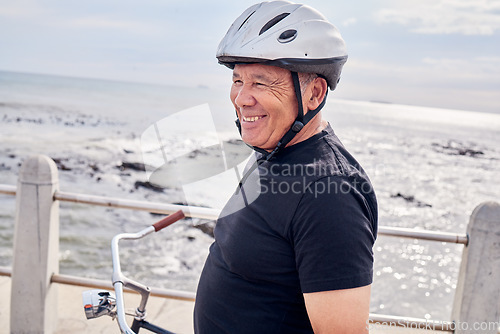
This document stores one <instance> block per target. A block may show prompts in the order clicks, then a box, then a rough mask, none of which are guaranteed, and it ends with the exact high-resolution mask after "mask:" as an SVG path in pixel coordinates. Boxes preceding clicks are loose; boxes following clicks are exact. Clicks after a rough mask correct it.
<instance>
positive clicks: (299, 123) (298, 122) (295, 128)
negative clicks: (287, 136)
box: [292, 121, 304, 133]
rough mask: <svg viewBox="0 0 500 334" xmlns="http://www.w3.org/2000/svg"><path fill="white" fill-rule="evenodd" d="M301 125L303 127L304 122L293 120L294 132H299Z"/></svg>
mask: <svg viewBox="0 0 500 334" xmlns="http://www.w3.org/2000/svg"><path fill="white" fill-rule="evenodd" d="M303 127H304V123H302V122H300V121H295V122H294V123H293V125H292V131H293V132H295V133H297V132H300V130H302V128H303Z"/></svg>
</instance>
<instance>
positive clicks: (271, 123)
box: [230, 64, 298, 150]
mask: <svg viewBox="0 0 500 334" xmlns="http://www.w3.org/2000/svg"><path fill="white" fill-rule="evenodd" d="M230 96H231V102H233V105H234V107H235V108H236V113H237V114H238V118H239V120H240V122H241V137H242V139H243V141H244V142H245V143H247V144H249V145H252V146H256V147H260V148H262V149H265V150H273V149H274V148H275V147H276V145H277V144H278V141H279V140H280V139H281V138H282V137H283V135H284V134H285V133H286V131H287V130H288V129H289V128H290V126H291V124H292V123H293V121H294V120H295V118H296V117H297V113H298V110H297V99H296V97H295V91H294V88H293V82H292V75H291V73H290V71H288V70H285V69H282V68H279V67H274V66H267V65H260V64H248V65H236V66H235V67H234V70H233V85H232V87H231V95H230Z"/></svg>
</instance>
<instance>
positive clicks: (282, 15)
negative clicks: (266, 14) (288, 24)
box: [259, 13, 290, 36]
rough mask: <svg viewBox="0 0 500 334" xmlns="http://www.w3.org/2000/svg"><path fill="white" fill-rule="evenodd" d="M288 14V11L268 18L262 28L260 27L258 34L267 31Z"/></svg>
mask: <svg viewBox="0 0 500 334" xmlns="http://www.w3.org/2000/svg"><path fill="white" fill-rule="evenodd" d="M288 15H290V13H283V14H280V15H278V16H275V17H274V18H272V19H270V20H269V22H267V23H266V24H264V26H263V27H262V29H260V32H259V36H260V35H262V34H263V33H265V32H266V31H268V30H269V29H271V28H272V27H273V26H274V25H276V24H277V23H278V22H279V21H281V20H283V19H284V18H285V17H287V16H288Z"/></svg>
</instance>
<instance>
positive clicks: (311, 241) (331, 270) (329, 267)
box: [289, 176, 376, 293]
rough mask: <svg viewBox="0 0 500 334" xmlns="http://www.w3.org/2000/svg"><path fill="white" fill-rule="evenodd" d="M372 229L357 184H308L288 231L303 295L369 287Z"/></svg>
mask: <svg viewBox="0 0 500 334" xmlns="http://www.w3.org/2000/svg"><path fill="white" fill-rule="evenodd" d="M353 181H354V182H353ZM375 230H376V221H374V218H373V217H372V211H371V210H370V208H369V205H368V202H367V201H366V199H365V197H364V196H363V194H361V192H360V191H359V190H358V189H357V188H356V187H355V180H353V179H351V178H350V177H347V176H329V177H324V178H322V179H320V180H318V181H316V182H314V183H312V184H311V185H310V186H309V187H308V189H307V191H306V192H305V194H304V195H303V197H302V198H301V201H300V203H299V205H298V207H297V211H296V213H295V215H294V218H293V221H292V223H291V226H290V229H289V233H290V238H291V239H292V242H293V246H294V250H295V258H296V266H297V270H298V273H299V278H300V284H301V288H302V292H303V293H309V292H319V291H329V290H340V289H349V288H355V287H361V286H365V285H368V284H371V283H372V278H373V244H374V242H375V238H376V231H375Z"/></svg>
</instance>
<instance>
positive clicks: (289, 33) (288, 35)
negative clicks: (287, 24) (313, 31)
mask: <svg viewBox="0 0 500 334" xmlns="http://www.w3.org/2000/svg"><path fill="white" fill-rule="evenodd" d="M295 37H297V30H295V29H289V30H285V31H283V32H282V33H281V35H280V37H278V42H280V43H288V42H291V41H293V40H294V39H295Z"/></svg>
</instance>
